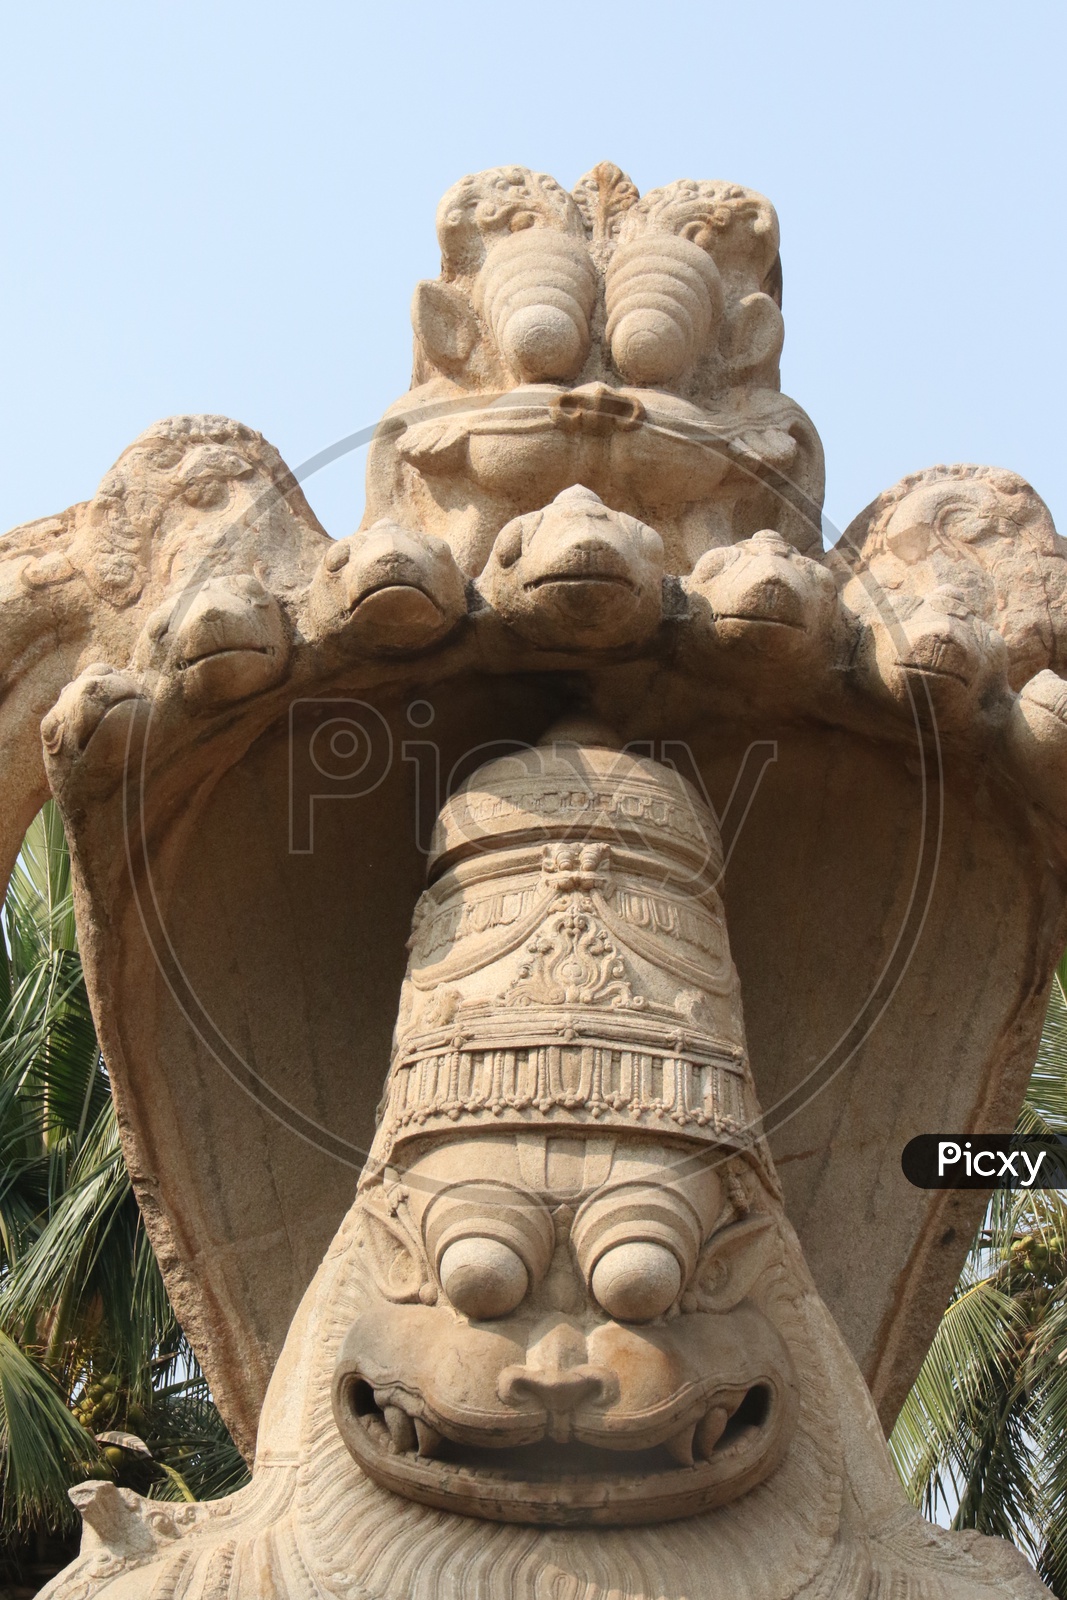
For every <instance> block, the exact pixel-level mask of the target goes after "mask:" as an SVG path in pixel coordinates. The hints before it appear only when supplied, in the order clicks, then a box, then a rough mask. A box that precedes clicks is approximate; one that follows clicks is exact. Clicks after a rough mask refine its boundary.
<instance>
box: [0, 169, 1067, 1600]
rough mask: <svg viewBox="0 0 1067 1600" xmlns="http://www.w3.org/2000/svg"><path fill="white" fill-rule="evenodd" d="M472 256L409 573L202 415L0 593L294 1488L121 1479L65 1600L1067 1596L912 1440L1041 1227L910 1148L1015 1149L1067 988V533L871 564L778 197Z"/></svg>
mask: <svg viewBox="0 0 1067 1600" xmlns="http://www.w3.org/2000/svg"><path fill="white" fill-rule="evenodd" d="M438 232H439V237H440V240H441V247H442V274H441V277H440V279H438V280H436V281H434V282H432V283H426V284H422V285H420V286H419V289H418V290H417V292H416V297H415V303H414V308H413V320H414V325H415V375H414V381H413V389H412V392H411V394H410V395H408V396H407V397H405V399H404V400H403V401H402V402H400V403H399V404H398V405H397V406H395V407H393V408H392V410H391V411H390V412H389V413H387V416H386V418H385V419H384V420H383V423H382V425H381V427H380V428H379V430H378V434H377V437H376V439H375V442H374V444H373V446H372V450H371V454H370V459H369V463H368V495H367V512H366V516H365V519H364V524H363V527H362V528H361V530H360V531H359V532H358V533H356V534H355V535H354V536H352V537H351V538H347V539H342V540H337V541H333V540H330V539H329V538H328V536H327V535H326V534H325V532H324V531H323V530H322V529H321V528H320V527H319V525H318V524H317V522H316V520H315V518H314V515H313V513H312V512H311V510H310V508H309V507H308V505H307V503H306V501H305V500H304V498H303V495H302V493H301V491H300V489H299V488H298V486H297V485H296V483H295V482H294V480H293V479H292V477H291V476H290V475H289V473H288V472H287V470H286V469H285V467H284V465H283V464H282V463H281V462H280V460H279V458H278V457H277V455H276V454H275V453H274V452H273V451H272V450H271V448H270V447H269V446H268V445H266V444H265V443H264V441H263V440H262V439H261V438H260V437H259V436H258V435H256V434H254V433H252V432H251V430H249V429H247V428H243V427H242V426H240V425H239V424H236V423H232V422H230V421H228V420H226V419H222V418H213V417H201V418H177V419H171V420H170V421H168V422H165V423H161V424H158V425H156V426H155V427H154V428H151V429H149V430H148V432H147V433H145V434H144V435H142V436H141V438H140V439H139V440H137V441H136V442H135V443H134V445H133V446H131V448H130V450H129V451H127V452H126V454H125V455H124V456H123V458H122V459H121V460H120V462H119V463H118V465H117V466H116V467H115V468H114V469H113V471H112V473H111V474H109V476H108V478H107V479H105V482H104V484H103V485H102V487H101V490H100V492H99V493H98V495H97V496H96V498H95V499H93V500H92V501H90V502H88V503H87V504H86V505H84V506H78V507H74V508H72V509H71V510H70V511H68V512H66V513H64V514H63V515H61V516H59V517H55V518H51V519H48V520H47V521H45V522H42V523H36V524H32V525H30V526H29V527H27V528H23V529H17V530H15V532H14V533H13V534H11V535H9V536H8V538H7V540H6V541H5V542H4V543H3V545H0V596H2V603H3V607H4V619H5V624H6V626H5V631H4V638H5V645H4V655H3V684H4V699H3V701H2V702H0V748H2V749H3V752H4V760H5V785H6V795H5V799H6V805H5V810H4V818H5V820H4V838H3V849H4V851H5V852H6V856H7V859H8V860H10V859H11V858H12V857H13V855H14V853H15V851H17V849H18V846H19V843H20V840H21V837H22V832H23V830H24V827H25V825H26V824H27V822H28V821H29V819H30V818H31V817H32V815H33V814H34V811H35V809H36V808H37V807H38V806H39V805H40V804H41V802H42V800H43V799H44V798H45V797H46V796H47V795H48V794H49V793H54V794H55V795H56V797H57V799H58V801H59V803H60V805H61V807H62V809H63V814H64V818H65V822H66V825H67V829H68V833H69V835H70V838H71V842H72V851H73V860H74V866H75V874H76V883H77V902H78V903H77V911H78V921H79V930H80V935H81V941H82V948H83V953H84V959H85V965H86V971H87V977H88V982H89V986H90V993H91V996H92V999H93V1005H94V1012H95V1015H96V1017H97V1022H98V1026H99V1029H100V1034H101V1039H102V1042H103V1046H104V1050H105V1053H106V1056H107V1060H108V1063H109V1067H110V1070H111V1074H112V1079H113V1083H114V1088H115V1094H116V1099H117V1102H118V1106H119V1113H120V1120H121V1125H122V1130H123V1137H124V1141H125V1150H126V1155H127V1159H128V1161H129V1164H130V1167H131V1171H132V1174H133V1178H134V1183H135V1185H136V1187H137V1192H138V1196H139V1199H140V1202H141V1206H142V1210H143V1212H144V1215H145V1218H146V1222H147V1225H148V1227H149V1229H150V1232H151V1235H152V1239H153V1243H154V1245H155V1247H156V1250H157V1253H158V1255H159V1257H160V1260H161V1263H162V1266H163V1270H164V1273H165V1275H166V1278H167V1282H168V1287H169V1289H170V1292H171V1295H172V1298H173V1300H174V1303H175V1306H176V1308H177V1310H178V1312H179V1314H180V1316H181V1317H182V1319H183V1321H184V1323H185V1325H186V1328H187V1330H188V1332H189V1334H190V1337H191V1338H192V1339H193V1342H194V1344H195V1345H196V1348H197V1350H198V1352H199V1354H200V1355H201V1358H202V1360H203V1363H204V1366H205V1370H206V1372H207V1373H208V1376H209V1378H210V1381H211V1383H212V1387H213V1390H214V1392H215V1394H216V1397H217V1399H218V1402H219V1404H220V1407H221V1408H222V1410H223V1414H224V1415H225V1417H226V1418H227V1421H228V1423H229V1425H230V1427H231V1428H232V1430H233V1432H234V1435H235V1437H236V1438H237V1439H238V1441H239V1442H240V1443H241V1445H242V1447H243V1448H244V1449H245V1450H246V1452H247V1454H248V1455H249V1458H250V1459H251V1458H252V1456H253V1454H254V1456H255V1467H254V1473H253V1478H252V1483H251V1485H250V1487H249V1488H248V1489H246V1490H244V1491H242V1492H241V1493H240V1494H238V1495H235V1496H233V1497H231V1498H229V1499H227V1500H223V1501H220V1502H216V1503H213V1504H205V1505H201V1506H183V1507H172V1506H169V1505H163V1504H160V1503H157V1502H153V1501H144V1500H141V1499H140V1498H139V1497H138V1496H136V1495H133V1494H132V1493H130V1492H128V1491H126V1490H123V1489H118V1488H116V1487H115V1486H114V1485H112V1484H92V1485H82V1486H81V1487H79V1488H78V1489H77V1490H76V1491H74V1493H75V1498H76V1500H77V1503H78V1505H79V1507H80V1509H81V1510H82V1512H83V1517H84V1521H85V1534H84V1539H83V1545H82V1553H81V1555H80V1557H79V1559H78V1560H77V1561H76V1562H75V1563H74V1565H73V1566H72V1567H71V1568H70V1569H68V1571H67V1572H66V1573H65V1574H63V1575H61V1576H60V1578H58V1579H57V1580H56V1581H55V1583H54V1585H53V1586H52V1587H51V1588H50V1590H49V1593H50V1594H52V1595H54V1596H56V1597H57V1600H75V1597H76V1600H90V1597H92V1596H95V1595H97V1594H101V1595H103V1594H106V1595H107V1596H109V1597H110V1600H123V1597H127V1596H129V1597H133V1596H153V1597H156V1596H158V1597H162V1596H171V1595H174V1596H177V1595H181V1596H182V1597H186V1600H201V1597H202V1600H221V1597H223V1596H228V1597H230V1600H267V1597H275V1596H277V1597H281V1596H287V1597H288V1596H291V1597H296V1596H300V1597H305V1596H306V1597H312V1596H324V1595H333V1596H339V1597H346V1600H347V1597H352V1600H355V1597H357V1596H358V1597H361V1600H362V1597H368V1596H374V1597H376V1600H377V1597H381V1600H386V1597H393V1596H395V1597H397V1600H399V1597H400V1596H404V1597H405V1600H408V1597H415V1596H426V1597H427V1600H428V1597H429V1596H430V1595H436V1594H438V1593H452V1594H456V1595H463V1596H470V1597H474V1596H476V1595H477V1596H483V1595H488V1596H495V1595H500V1596H505V1595H506V1596H509V1597H510V1596H513V1595H514V1596H530V1597H533V1596H544V1597H546V1600H547V1597H550V1596H551V1597H553V1600H557V1597H566V1600H572V1597H573V1600H595V1597H599V1596H604V1597H607V1596H608V1595H631V1596H635V1597H637V1596H649V1597H667V1596H671V1597H676V1600H682V1597H695V1596H697V1595H701V1596H703V1595H719V1594H722V1595H724V1596H725V1595H727V1594H729V1595H731V1596H734V1595H739V1594H740V1595H748V1596H752V1597H757V1596H758V1597H766V1600H772V1597H774V1600H786V1597H799V1596H804V1597H806V1600H815V1597H817V1596H818V1597H825V1600H829V1597H830V1596H842V1597H844V1596H849V1597H852V1596H856V1597H860V1596H863V1597H867V1596H870V1597H874V1596H876V1595H884V1594H889V1593H892V1594H894V1595H912V1596H914V1597H915V1600H920V1597H922V1600H935V1597H936V1600H941V1597H944V1600H955V1597H957V1596H960V1597H962V1596H963V1595H967V1596H980V1595H989V1596H993V1595H994V1594H1001V1595H1012V1596H1020V1597H1021V1596H1024V1595H1037V1594H1040V1593H1042V1592H1044V1591H1043V1590H1042V1588H1041V1585H1040V1584H1039V1583H1038V1581H1037V1579H1036V1578H1035V1577H1034V1575H1033V1573H1032V1572H1031V1570H1030V1569H1029V1567H1028V1566H1027V1564H1026V1563H1025V1561H1024V1560H1023V1559H1022V1557H1020V1556H1019V1555H1018V1554H1017V1553H1016V1552H1015V1551H1014V1550H1013V1549H1012V1548H1011V1547H1010V1546H1008V1545H1006V1544H1003V1543H1002V1542H1000V1541H996V1540H987V1539H982V1538H979V1537H977V1536H971V1535H960V1534H955V1535H948V1534H945V1533H942V1532H940V1531H939V1530H936V1529H933V1528H931V1527H930V1526H928V1525H927V1524H926V1523H924V1522H923V1521H922V1519H920V1518H919V1517H918V1515H917V1514H916V1513H915V1512H914V1511H912V1510H911V1508H910V1507H909V1506H908V1505H907V1504H906V1503H905V1501H904V1499H903V1496H902V1493H901V1491H900V1488H899V1485H898V1484H897V1482H896V1479H895V1475H894V1473H893V1470H892V1467H891V1465H890V1462H889V1458H888V1455H887V1451H886V1446H885V1443H884V1437H883V1433H882V1427H881V1426H880V1425H879V1420H878V1418H879V1416H880V1418H881V1423H882V1425H883V1426H884V1425H887V1424H888V1423H889V1422H890V1421H891V1420H892V1417H893V1415H894V1413H895V1410H896V1407H897V1406H898V1404H899V1401H900V1399H901V1398H902V1395H903V1394H904V1393H905V1392H906V1390H907V1387H908V1385H909V1383H910V1382H911V1379H912V1378H913V1376H914V1373H915V1371H916V1369H917V1366H918V1364H919V1362H920V1361H921V1358H922V1354H923V1352H924V1350H925V1347H926V1344H927V1342H928V1340H929V1338H930V1336H931V1334H932V1332H933V1329H934V1327H935V1326H936V1322H937V1318H938V1316H939V1314H940V1311H941V1309H942V1308H943V1306H944V1304H945V1301H946V1299H947V1296H948V1294H949V1293H950V1291H951V1288H952V1285H953V1283H954V1281H955V1278H956V1276H957V1274H958V1270H959V1265H960V1262H961V1259H962V1256H963V1254H964V1252H965V1251H966V1248H967V1244H968V1241H969V1238H970V1235H971V1233H972V1232H973V1228H974V1225H975V1223H976V1221H977V1218H978V1215H979V1214H980V1209H981V1204H982V1196H981V1195H980V1194H978V1195H975V1194H967V1193H953V1192H938V1193H928V1192H925V1191H919V1190H913V1189H909V1188H908V1187H907V1185H906V1184H905V1183H904V1180H903V1178H902V1177H901V1176H900V1173H899V1165H898V1162H899V1154H900V1150H901V1148H902V1147H903V1144H904V1143H905V1142H906V1141H907V1139H908V1138H909V1137H911V1136H912V1135H913V1134H914V1133H918V1132H927V1131H930V1130H931V1129H938V1128H952V1129H974V1130H978V1129H982V1128H992V1129H1001V1130H1002V1129H1003V1128H1005V1127H1006V1126H1010V1122H1011V1119H1012V1117H1013V1115H1014V1111H1015V1109H1016V1107H1017V1104H1018V1101H1019V1099H1020V1098H1021V1095H1022V1091H1023V1087H1024V1085H1025V1082H1026V1078H1027V1076H1028V1072H1029V1067H1030V1063H1031V1061H1032V1059H1033V1049H1034V1044H1035V1041H1036V1037H1037V1034H1038V1032H1039V1029H1040V1025H1041V1020H1042V1016H1043V1010H1044V1003H1045V998H1046V995H1047V988H1048V983H1049V980H1050V976H1051V971H1052V967H1053V965H1054V962H1055V959H1056V957H1057V956H1058V954H1059V952H1060V950H1061V948H1062V946H1063V944H1064V943H1065V942H1067V917H1065V914H1064V902H1063V895H1062V892H1061V887H1060V886H1061V884H1062V881H1063V876H1064V870H1065V866H1067V832H1065V828H1067V799H1065V798H1064V796H1065V795H1067V785H1065V779H1067V688H1065V686H1064V681H1063V679H1061V678H1060V676H1059V675H1058V673H1059V672H1060V671H1061V670H1062V667H1063V663H1064V659H1065V651H1067V610H1065V608H1064V607H1063V604H1062V599H1061V597H1062V595H1063V592H1064V587H1063V574H1064V571H1065V570H1067V569H1065V567H1064V564H1063V563H1064V550H1065V547H1064V545H1063V543H1062V541H1061V540H1059V538H1058V537H1057V536H1056V534H1055V532H1054V531H1053V529H1052V525H1051V522H1050V520H1049V517H1048V513H1047V510H1046V508H1045V507H1044V506H1043V504H1042V502H1041V501H1040V500H1039V499H1038V497H1037V496H1036V494H1035V493H1034V492H1033V490H1032V489H1030V488H1029V486H1027V485H1026V484H1024V483H1022V481H1021V480H1019V479H1018V478H1016V477H1014V476H1013V475H1011V474H1008V473H1004V472H994V471H989V470H986V469H979V468H973V467H955V468H937V469H934V470H933V471H931V472H928V473H923V474H919V475H917V476H915V477H913V478H909V479H906V480H904V482H903V483H902V484H900V485H898V486H897V488H895V489H894V490H891V491H890V492H889V493H888V494H886V495H884V496H882V497H880V499H879V500H877V501H875V502H874V503H873V505H872V506H871V507H870V508H869V509H868V511H866V512H865V513H864V514H863V515H862V516H861V517H860V518H859V519H857V522H856V523H854V524H853V526H852V527H851V528H850V529H849V530H848V532H847V533H846V535H845V536H844V538H843V539H842V540H841V541H840V542H839V544H838V545H837V547H836V548H835V549H834V550H833V551H831V552H830V553H829V554H826V555H824V554H823V551H822V542H821V537H820V525H819V505H820V500H821V453H820V447H819V443H818V439H817V436H816V434H815V432H814V429H813V428H812V426H811V424H810V422H809V421H808V419H807V418H806V417H805V416H804V414H803V413H802V412H801V411H800V410H799V408H798V407H796V406H795V405H794V403H793V402H792V401H789V400H787V399H786V398H784V397H783V396H782V395H781V394H780V393H779V391H778V376H777V362H778V355H779V351H780V348H781V339H782V320H781V312H780V301H781V272H780V266H779V263H778V235H777V223H776V219H775V217H774V213H773V210H772V208H771V207H770V205H769V203H768V202H767V201H766V200H764V199H763V198H762V197H761V196H759V195H756V194H754V193H752V192H751V191H749V190H745V189H742V188H739V187H737V186H733V185H727V184H722V183H689V182H686V183H679V184H675V185H671V186H670V187H669V188H667V189H664V190H661V191H657V192H654V193H652V194H649V195H646V196H644V197H643V198H642V197H640V196H639V195H638V193H637V191H636V189H635V188H634V186H633V185H632V183H630V181H629V180H628V179H627V178H626V177H625V176H624V175H623V174H622V173H620V172H619V171H618V169H616V168H613V167H611V166H608V165H606V164H605V165H603V166H601V167H598V168H597V169H596V170H595V171H594V172H593V173H591V174H590V175H589V176H588V177H587V178H585V179H583V180H582V182H581V183H580V184H579V185H578V186H577V188H576V189H575V191H574V193H573V194H572V195H568V194H566V193H565V192H564V191H563V190H562V189H561V188H560V187H559V186H558V185H557V184H555V183H554V182H553V181H552V180H551V179H549V178H546V177H544V176H542V175H539V174H534V173H530V172H527V171H526V170H525V169H520V168H505V169H500V170H498V171H493V172H489V173H483V174H480V175H478V176H477V177H474V178H468V179H464V180H463V182H462V183H460V184H459V185H457V186H456V187H455V188H454V189H453V190H452V191H450V193H449V195H447V196H446V197H445V200H444V201H443V202H442V206H441V209H440V211H439V214H438ZM435 818H436V821H435V820H434V819H435ZM728 925H729V933H728V932H727V927H728ZM409 935H410V938H409ZM405 949H407V952H408V953H407V965H406V970H405ZM390 1039H391V1040H392V1043H391V1045H390ZM387 1064H388V1076H387V1077H386V1079H385V1090H384V1096H382V1097H381V1100H380V1105H379V1106H378V1113H377V1117H376V1118H375V1115H374V1108H375V1105H376V1104H377V1103H378V1101H379V1095H380V1091H381V1086H382V1080H383V1077H384V1076H385V1073H386V1066H387ZM761 1104H762V1107H763V1111H762V1113H761V1110H760V1107H761ZM368 1151H369V1154H368V1153H367V1152H368ZM331 1236H332V1243H330V1239H331ZM320 1263H321V1264H320ZM316 1269H317V1270H316ZM861 1373H862V1376H861ZM864 1379H865V1380H866V1383H867V1385H869V1388H870V1391H871V1392H870V1393H869V1392H868V1388H867V1387H865V1384H864ZM872 1393H873V1396H874V1401H875V1402H877V1407H878V1411H877V1412H876V1410H875V1406H874V1404H873V1403H872V1398H871V1394H872Z"/></svg>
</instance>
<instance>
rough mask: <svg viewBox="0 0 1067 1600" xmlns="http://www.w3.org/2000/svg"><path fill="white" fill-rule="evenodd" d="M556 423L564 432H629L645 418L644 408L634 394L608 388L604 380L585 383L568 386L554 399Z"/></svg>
mask: <svg viewBox="0 0 1067 1600" xmlns="http://www.w3.org/2000/svg"><path fill="white" fill-rule="evenodd" d="M552 410H553V412H554V415H555V421H556V426H557V427H559V428H562V429H563V430H564V431H565V432H577V431H579V430H580V431H582V432H584V433H591V434H596V435H600V434H610V433H614V432H615V431H616V430H621V431H622V432H626V431H627V430H628V429H630V428H636V427H637V425H638V423H640V422H643V421H644V416H645V408H644V406H643V405H642V404H641V402H640V400H638V399H637V398H636V397H635V396H633V395H629V394H622V393H620V391H619V390H618V389H609V388H608V386H607V384H605V383H585V384H583V385H582V387H581V388H580V389H568V390H567V392H566V393H565V394H561V395H558V396H557V397H556V399H555V400H554V401H553V402H552Z"/></svg>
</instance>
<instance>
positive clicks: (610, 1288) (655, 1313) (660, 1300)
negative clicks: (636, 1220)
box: [590, 1239, 682, 1322]
mask: <svg viewBox="0 0 1067 1600" xmlns="http://www.w3.org/2000/svg"><path fill="white" fill-rule="evenodd" d="M681 1287H682V1269H681V1267H680V1266H679V1264H678V1258H677V1256H675V1255H674V1253H673V1252H672V1251H670V1250H668V1249H667V1247H666V1245H662V1244H653V1243H652V1242H651V1240H648V1239H639V1240H635V1241H633V1242H632V1243H630V1244H617V1245H615V1246H614V1247H613V1248H612V1249H610V1250H606V1251H605V1252H604V1254H603V1255H602V1256H601V1258H600V1260H599V1261H598V1262H597V1264H596V1266H595V1267H594V1268H593V1276H592V1278H591V1279H590V1288H591V1289H592V1291H593V1294H594V1295H595V1296H596V1299H597V1302H598V1304H599V1305H600V1306H601V1307H602V1308H603V1309H604V1310H605V1311H606V1312H607V1314H608V1316H609V1317H614V1318H616V1320H617V1321H619V1322H650V1321H651V1320H652V1318H653V1317H661V1316H662V1315H663V1313H664V1312H665V1311H667V1310H669V1308H670V1307H671V1306H672V1305H673V1304H674V1302H675V1300H676V1299H677V1298H678V1294H679V1292H680V1290H681Z"/></svg>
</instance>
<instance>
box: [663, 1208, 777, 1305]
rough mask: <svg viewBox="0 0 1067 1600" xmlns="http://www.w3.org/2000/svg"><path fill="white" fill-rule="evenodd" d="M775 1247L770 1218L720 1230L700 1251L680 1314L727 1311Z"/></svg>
mask: <svg viewBox="0 0 1067 1600" xmlns="http://www.w3.org/2000/svg"><path fill="white" fill-rule="evenodd" d="M777 1247H778V1233H777V1230H776V1229H775V1227H774V1223H773V1221H772V1219H771V1218H770V1217H763V1216H751V1217H746V1218H745V1219H744V1221H742V1222H733V1223H731V1224H730V1225H729V1226H728V1227H726V1228H722V1229H720V1231H719V1232H718V1233H716V1234H713V1235H712V1237H711V1238H710V1239H709V1240H708V1242H707V1244H706V1245H705V1246H704V1248H703V1250H702V1251H701V1254H700V1260H699V1261H698V1262H697V1266H696V1271H695V1272H694V1274H693V1278H692V1281H691V1283H690V1285H689V1287H688V1289H687V1290H686V1292H685V1294H684V1295H683V1296H682V1310H683V1311H731V1310H732V1309H733V1307H734V1306H736V1305H737V1304H739V1302H740V1301H742V1300H743V1299H744V1298H745V1296H746V1295H747V1294H748V1293H749V1291H750V1290H751V1289H752V1287H753V1285H754V1284H755V1282H756V1280H757V1278H759V1277H760V1275H761V1273H763V1272H764V1271H765V1270H766V1269H767V1267H769V1266H770V1265H771V1264H772V1262H773V1261H774V1259H775V1256H776V1254H777Z"/></svg>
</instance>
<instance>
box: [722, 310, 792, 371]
mask: <svg viewBox="0 0 1067 1600" xmlns="http://www.w3.org/2000/svg"><path fill="white" fill-rule="evenodd" d="M784 339H785V323H784V322H783V320H782V313H781V312H780V311H779V309H778V307H777V305H776V304H775V302H774V301H773V300H772V299H771V297H770V295H768V294H762V293H758V294H746V295H745V297H744V299H743V300H741V301H740V302H739V303H738V304H737V305H736V306H735V308H734V310H733V313H732V314H731V316H730V320H729V324H728V326H727V330H726V338H725V346H726V348H725V352H724V353H725V356H726V361H727V365H728V368H729V371H730V374H731V377H732V378H733V379H734V380H735V381H740V380H741V379H742V378H749V377H751V376H753V375H755V374H759V376H760V377H762V378H763V379H764V381H765V382H771V381H773V378H772V374H773V371H774V369H776V368H777V366H778V361H779V359H780V357H781V354H782V343H783V341H784ZM765 367H766V368H769V369H771V372H769V373H763V372H761V369H762V368H765Z"/></svg>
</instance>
